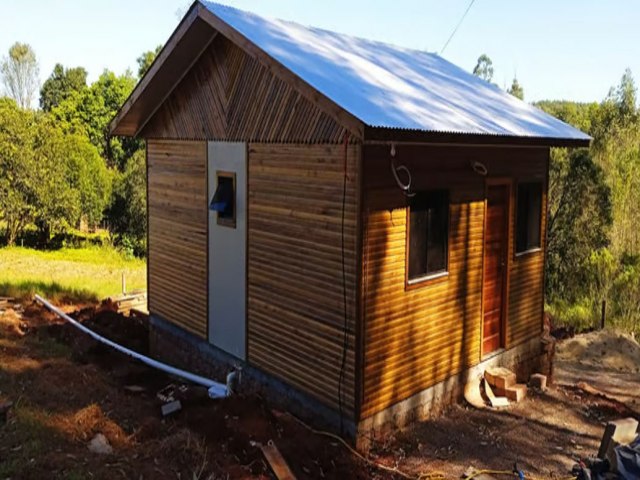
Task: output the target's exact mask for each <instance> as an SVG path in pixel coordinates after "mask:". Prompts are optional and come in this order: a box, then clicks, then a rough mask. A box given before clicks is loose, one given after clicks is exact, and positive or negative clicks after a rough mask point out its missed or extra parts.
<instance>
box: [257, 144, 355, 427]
mask: <svg viewBox="0 0 640 480" xmlns="http://www.w3.org/2000/svg"><path fill="white" fill-rule="evenodd" d="M359 156H360V147H359V146H356V145H351V146H349V148H348V159H347V174H348V183H347V192H346V202H345V204H346V208H345V242H344V246H345V270H346V291H347V315H348V318H347V322H348V323H347V325H348V353H347V359H346V369H345V376H344V386H343V398H344V409H345V411H346V412H347V413H348V414H349V415H352V414H353V411H354V390H355V378H354V374H355V368H354V362H355V355H354V348H355V335H356V327H355V325H356V321H355V316H356V306H355V299H356V293H355V292H356V264H357V257H356V251H357V214H356V208H357V207H356V205H357V173H356V172H357V164H358V159H359ZM344 162H345V151H344V146H343V145H313V146H310V145H283V144H280V145H269V144H256V143H253V144H250V148H249V188H248V191H249V223H248V262H249V263H248V343H249V345H248V348H249V352H248V359H249V362H250V363H252V364H253V365H257V366H259V367H260V368H262V369H263V370H265V371H267V372H269V373H271V374H274V375H276V376H278V377H280V378H281V379H283V380H285V381H286V382H288V383H290V384H292V385H293V386H295V387H297V388H299V389H300V390H302V391H304V392H307V393H309V394H310V395H312V396H313V397H316V398H318V399H319V400H321V401H322V402H323V403H325V404H326V405H329V406H330V407H333V408H337V406H338V379H339V375H340V365H341V359H342V351H343V323H344V307H343V305H344V300H343V281H342V249H341V221H342V194H343V175H344V171H345V170H344V169H345V165H344Z"/></svg>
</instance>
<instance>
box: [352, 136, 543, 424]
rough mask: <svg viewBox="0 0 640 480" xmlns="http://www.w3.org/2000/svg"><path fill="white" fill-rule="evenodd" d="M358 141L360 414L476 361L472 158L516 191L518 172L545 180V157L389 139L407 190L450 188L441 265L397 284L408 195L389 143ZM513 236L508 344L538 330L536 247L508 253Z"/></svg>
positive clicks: (478, 268) (479, 233) (478, 213)
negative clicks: (420, 279)
mask: <svg viewBox="0 0 640 480" xmlns="http://www.w3.org/2000/svg"><path fill="white" fill-rule="evenodd" d="M364 148H365V150H364V157H363V190H364V198H363V208H362V216H363V247H362V248H363V263H362V275H363V282H362V296H363V325H364V327H363V330H364V332H363V335H364V338H363V348H364V353H363V364H364V365H363V384H362V397H363V401H362V410H361V418H366V417H367V416H370V415H372V414H373V413H376V412H378V411H380V410H382V409H384V408H386V407H389V406H391V405H393V404H394V403H397V402H399V401H401V400H403V399H405V398H407V397H409V396H411V395H413V394H415V393H417V392H419V391H421V390H424V389H426V388H428V387H430V386H432V385H434V384H435V383H437V382H439V381H442V380H444V379H446V378H448V377H450V376H452V375H455V374H457V373H459V372H461V371H462V370H463V369H464V368H465V367H468V366H471V365H474V364H477V363H478V362H479V361H480V357H481V350H480V346H481V335H482V334H481V318H482V274H483V238H484V213H485V177H483V176H480V175H478V174H476V173H475V172H474V171H473V170H472V169H471V164H470V162H471V161H473V160H478V161H481V162H483V163H484V164H485V165H486V166H487V168H488V171H489V177H494V178H497V177H508V178H511V179H513V181H514V189H513V190H514V192H515V185H516V183H517V181H518V180H519V179H522V180H524V181H534V180H542V181H543V182H544V181H545V179H546V168H547V157H548V149H543V148H530V149H527V148H491V147H485V148H478V147H475V148H474V147H444V146H442V147H438V146H422V147H420V146H402V145H401V146H397V147H396V149H397V157H396V165H406V166H407V167H408V168H409V169H410V171H411V174H412V187H413V189H414V190H424V189H443V188H446V189H448V190H449V195H450V212H449V215H450V225H449V229H450V232H449V273H448V275H447V276H446V277H444V278H441V279H437V280H433V281H430V282H427V283H424V284H422V285H412V286H410V287H405V268H406V267H405V261H406V222H407V210H406V207H407V199H406V198H405V197H404V196H403V195H402V193H401V192H400V190H399V188H398V187H397V186H396V184H395V181H394V180H393V177H392V175H391V172H390V164H389V162H390V156H389V147H387V146H365V147H364ZM543 190H544V191H546V186H545V187H544V188H543ZM514 195H515V193H514ZM512 201H515V198H513V199H512ZM512 212H515V208H512ZM514 216H515V213H513V214H512V216H511V218H510V231H511V238H512V239H513V236H514V235H515V232H514V228H515V224H514ZM513 243H514V242H513V241H512V242H511V244H510V247H509V248H510V255H511V259H512V260H511V266H510V268H511V273H510V292H511V294H510V297H509V304H508V306H507V307H506V308H507V309H508V312H509V315H508V325H507V348H509V347H511V346H515V345H516V344H517V343H520V342H522V341H525V340H527V339H529V338H532V337H534V336H536V335H539V334H540V331H541V318H542V308H543V303H542V302H543V295H542V292H543V284H542V265H543V252H542V251H541V252H539V253H536V254H532V255H530V256H527V257H522V258H520V257H518V258H516V257H514V256H513Z"/></svg>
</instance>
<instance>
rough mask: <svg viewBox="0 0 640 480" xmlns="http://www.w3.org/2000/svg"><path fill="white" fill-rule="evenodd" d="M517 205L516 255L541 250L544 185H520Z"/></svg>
mask: <svg viewBox="0 0 640 480" xmlns="http://www.w3.org/2000/svg"><path fill="white" fill-rule="evenodd" d="M517 203H518V206H517V212H516V215H517V216H516V222H517V224H516V253H521V252H526V251H527V250H532V249H535V248H540V221H541V216H542V184H541V183H521V184H519V185H518V202H517Z"/></svg>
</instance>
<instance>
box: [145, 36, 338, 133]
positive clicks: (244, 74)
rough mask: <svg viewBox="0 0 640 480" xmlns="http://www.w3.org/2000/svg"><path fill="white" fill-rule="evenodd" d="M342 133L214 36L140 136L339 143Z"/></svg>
mask: <svg viewBox="0 0 640 480" xmlns="http://www.w3.org/2000/svg"><path fill="white" fill-rule="evenodd" d="M344 132H345V129H344V128H343V127H342V126H340V125H339V124H338V123H336V122H335V121H334V120H333V119H332V118H331V117H330V116H329V115H327V114H326V113H324V112H323V111H322V110H321V109H320V108H318V107H317V106H315V105H313V104H312V103H311V102H310V101H308V100H307V99H306V98H304V96H303V95H302V94H301V93H300V92H299V91H297V90H296V89H295V88H294V87H293V86H291V85H289V84H287V83H285V82H284V81H283V80H281V79H279V78H278V77H276V76H275V75H274V74H273V73H272V72H271V71H270V70H269V69H267V68H266V67H265V66H264V65H262V64H261V63H260V62H259V61H258V60H257V59H255V58H253V57H251V56H249V55H247V54H246V53H245V52H244V51H243V50H241V49H240V48H239V47H237V46H235V45H234V44H233V43H231V42H230V41H229V40H227V39H226V38H224V37H223V36H222V35H217V36H216V37H215V39H214V40H213V42H212V43H211V45H210V46H209V47H208V48H207V49H206V50H205V51H204V53H203V54H202V56H201V57H200V59H199V60H198V61H197V62H196V63H195V64H194V66H193V67H192V69H191V71H190V72H189V73H187V75H186V76H185V77H184V78H183V79H182V81H181V82H180V84H179V85H178V86H177V87H176V89H175V90H174V91H173V93H172V94H171V95H170V96H169V97H168V98H167V99H166V100H165V102H164V104H163V105H162V106H161V107H160V108H159V109H158V111H157V112H156V113H155V115H154V116H153V117H152V118H151V120H150V121H149V123H148V124H147V125H146V127H145V128H144V129H143V131H142V134H141V136H142V137H145V138H174V139H191V140H228V141H255V142H314V143H339V142H340V141H341V140H342V137H343V135H344Z"/></svg>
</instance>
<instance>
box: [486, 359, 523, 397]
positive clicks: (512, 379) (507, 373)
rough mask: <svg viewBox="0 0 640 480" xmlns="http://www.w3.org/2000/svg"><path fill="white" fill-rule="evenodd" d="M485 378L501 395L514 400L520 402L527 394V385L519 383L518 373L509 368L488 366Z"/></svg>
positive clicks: (496, 392) (497, 393)
mask: <svg viewBox="0 0 640 480" xmlns="http://www.w3.org/2000/svg"><path fill="white" fill-rule="evenodd" d="M484 379H485V381H486V382H488V383H489V385H491V387H492V389H493V391H494V392H495V394H496V395H497V396H499V397H507V398H508V399H509V400H511V401H512V402H520V401H522V400H523V399H524V398H525V397H526V396H527V386H526V385H525V384H524V383H517V381H516V374H515V373H513V372H512V371H511V370H509V369H508V368H504V367H491V368H488V369H487V370H485V372H484Z"/></svg>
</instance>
